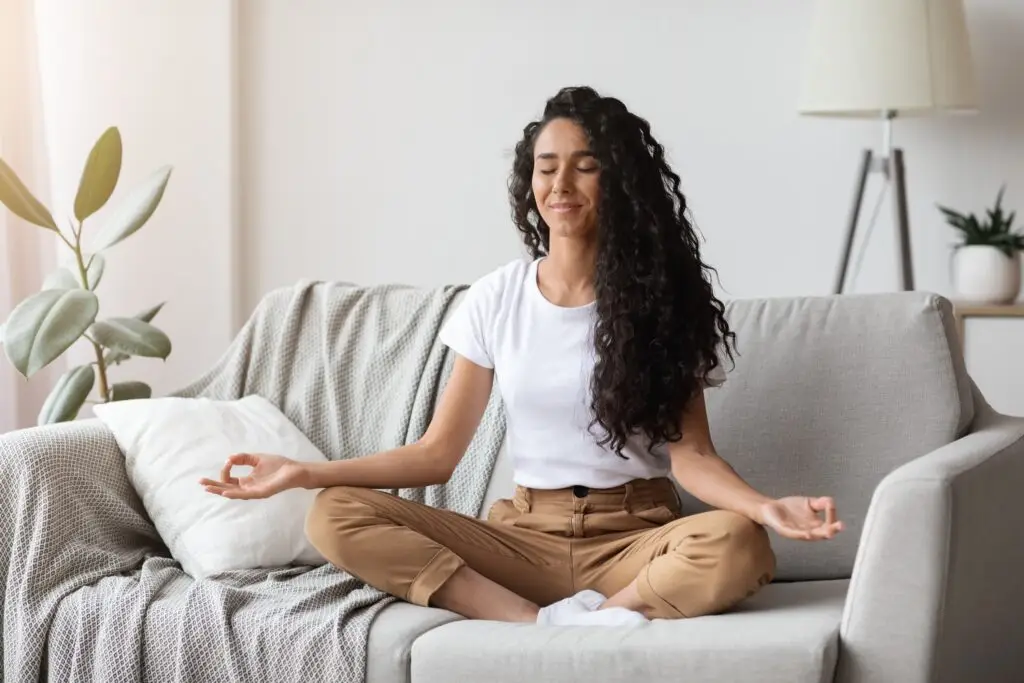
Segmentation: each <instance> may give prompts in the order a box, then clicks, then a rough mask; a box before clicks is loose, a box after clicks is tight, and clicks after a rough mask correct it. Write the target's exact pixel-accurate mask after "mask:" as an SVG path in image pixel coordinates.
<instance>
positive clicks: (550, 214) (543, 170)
mask: <svg viewBox="0 0 1024 683" xmlns="http://www.w3.org/2000/svg"><path fill="white" fill-rule="evenodd" d="M600 177H601V169H600V167H599V166H598V163H597V159H596V158H595V157H594V154H593V152H592V151H591V149H590V144H589V142H588V140H587V135H586V133H585V132H584V131H583V129H582V128H581V127H580V126H579V125H578V124H577V123H576V122H575V121H572V120H570V119H554V120H552V121H551V122H549V123H548V124H547V125H546V126H545V127H544V129H543V130H542V131H541V132H540V134H539V135H538V136H537V140H536V142H534V145H533V183H532V185H533V196H534V198H535V199H536V200H537V209H538V211H540V215H541V218H543V219H544V222H545V223H546V224H547V225H548V227H549V228H550V229H551V234H552V235H561V236H564V237H580V236H587V235H590V234H591V233H592V232H593V231H594V230H595V228H596V226H597V207H598V203H599V200H600V196H601V193H600V184H599V180H600Z"/></svg>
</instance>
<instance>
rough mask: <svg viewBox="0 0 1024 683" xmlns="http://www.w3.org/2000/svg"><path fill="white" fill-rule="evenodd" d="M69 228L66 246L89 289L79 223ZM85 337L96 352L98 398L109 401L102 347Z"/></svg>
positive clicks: (84, 284)
mask: <svg viewBox="0 0 1024 683" xmlns="http://www.w3.org/2000/svg"><path fill="white" fill-rule="evenodd" d="M71 230H72V232H74V235H75V243H74V245H71V244H69V245H68V246H70V247H71V248H72V250H73V251H74V252H75V261H76V262H77V263H78V277H80V278H81V279H82V286H83V287H85V288H86V289H89V274H88V271H87V270H86V267H85V259H84V258H83V257H82V229H81V225H79V227H78V229H77V230H76V229H75V227H74V225H72V228H71ZM85 337H86V339H88V340H89V343H90V344H92V348H93V351H95V353H96V371H97V372H96V374H97V375H98V376H99V382H100V398H102V399H103V402H104V403H106V402H108V401H110V385H109V383H108V382H107V364H106V362H105V361H104V360H103V349H102V348H101V347H100V345H99V344H97V343H96V341H95V340H93V339H92V338H90V337H89V335H85Z"/></svg>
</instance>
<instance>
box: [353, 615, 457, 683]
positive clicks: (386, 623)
mask: <svg viewBox="0 0 1024 683" xmlns="http://www.w3.org/2000/svg"><path fill="white" fill-rule="evenodd" d="M456 619H460V617H459V615H457V614H455V613H454V612H449V611H447V610H442V609H434V608H431V607H419V606H418V605H411V604H409V603H407V602H396V603H393V604H391V605H388V606H387V607H385V608H384V609H383V610H381V612H380V614H378V615H377V617H376V618H375V619H374V620H373V626H372V627H371V628H370V641H369V643H368V644H367V648H366V660H367V661H366V683H407V681H408V680H409V655H410V652H411V650H412V644H413V641H414V640H416V638H417V637H418V636H419V635H420V634H423V633H426V632H427V631H429V630H430V629H432V628H434V627H436V626H440V625H442V624H446V623H448V622H450V621H455V620H456Z"/></svg>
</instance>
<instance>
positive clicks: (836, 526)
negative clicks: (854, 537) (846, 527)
mask: <svg viewBox="0 0 1024 683" xmlns="http://www.w3.org/2000/svg"><path fill="white" fill-rule="evenodd" d="M842 530H843V525H842V523H841V522H835V523H833V524H823V525H821V526H820V527H818V528H817V529H815V530H814V532H813V533H814V537H815V538H819V539H821V538H824V539H829V538H833V537H834V536H835V535H836V534H838V533H839V532H840V531H842Z"/></svg>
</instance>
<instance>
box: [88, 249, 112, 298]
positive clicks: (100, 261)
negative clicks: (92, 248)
mask: <svg viewBox="0 0 1024 683" xmlns="http://www.w3.org/2000/svg"><path fill="white" fill-rule="evenodd" d="M106 268H107V260H106V259H105V258H103V254H93V255H92V257H91V258H90V259H89V266H88V267H87V268H86V269H85V279H86V280H88V281H89V289H93V290H95V289H96V287H98V286H99V284H100V280H102V279H103V271H104V270H106Z"/></svg>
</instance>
